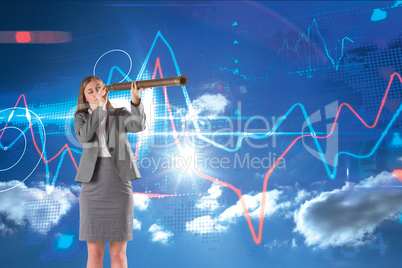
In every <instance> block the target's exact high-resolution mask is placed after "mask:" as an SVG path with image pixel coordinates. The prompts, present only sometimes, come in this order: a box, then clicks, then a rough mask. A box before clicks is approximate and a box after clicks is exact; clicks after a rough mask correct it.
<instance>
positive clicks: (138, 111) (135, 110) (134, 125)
mask: <svg viewBox="0 0 402 268" xmlns="http://www.w3.org/2000/svg"><path fill="white" fill-rule="evenodd" d="M130 106H131V113H130V112H129V111H128V110H127V108H125V107H124V108H123V110H122V115H123V117H124V126H125V128H126V132H132V133H136V132H140V131H143V130H144V129H145V128H146V115H145V112H144V104H143V103H142V101H141V99H140V104H139V105H138V106H134V104H133V103H132V101H130Z"/></svg>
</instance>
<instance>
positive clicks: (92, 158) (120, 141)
mask: <svg viewBox="0 0 402 268" xmlns="http://www.w3.org/2000/svg"><path fill="white" fill-rule="evenodd" d="M130 106H131V113H130V112H129V111H128V110H127V108H125V107H122V108H109V107H107V108H106V110H107V111H105V110H102V108H101V107H99V106H98V107H97V108H96V109H95V110H94V111H93V112H92V114H89V113H85V112H81V113H78V114H76V116H75V119H74V130H75V136H76V137H77V139H78V140H79V141H80V142H82V143H83V150H82V155H81V159H80V164H79V167H78V172H77V175H76V177H75V181H76V182H89V181H90V180H91V178H92V174H93V171H94V168H95V163H96V159H97V158H98V150H99V139H98V135H97V133H96V129H97V128H98V127H99V124H100V123H101V122H102V120H103V119H104V118H105V116H106V122H105V132H106V145H107V147H108V149H109V152H110V155H111V156H112V159H113V162H114V164H115V166H116V168H117V171H118V174H119V177H120V179H121V180H122V181H133V180H135V179H138V178H141V174H140V172H139V171H138V168H137V164H136V162H135V158H134V154H133V151H132V149H131V146H130V143H129V141H128V139H127V132H132V133H136V132H140V131H142V130H144V129H145V127H146V126H145V124H146V116H145V113H144V105H143V103H142V101H141V100H140V104H139V105H138V106H137V107H136V106H134V104H133V103H132V102H131V101H130Z"/></svg>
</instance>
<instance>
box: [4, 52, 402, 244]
mask: <svg viewBox="0 0 402 268" xmlns="http://www.w3.org/2000/svg"><path fill="white" fill-rule="evenodd" d="M157 69H159V76H160V77H161V78H163V73H162V68H161V65H160V60H159V58H157V62H156V64H155V69H154V73H153V76H152V77H153V79H154V78H155V77H156V72H157ZM395 75H397V76H398V78H399V80H400V82H401V83H402V78H401V76H400V75H399V74H398V73H393V74H392V75H391V78H390V81H389V83H388V87H387V90H386V92H385V94H384V97H383V99H382V102H381V106H380V108H379V111H378V113H377V117H376V119H375V121H374V123H373V125H371V126H369V125H368V124H367V123H366V122H365V121H364V120H363V119H362V118H361V117H360V116H359V115H358V114H357V112H356V111H355V110H354V109H353V108H352V107H351V106H350V105H349V104H347V103H342V104H341V105H340V106H339V108H338V112H337V115H336V117H335V120H334V123H333V126H332V128H331V131H330V133H329V134H328V135H326V136H316V135H312V134H306V135H301V136H299V137H297V138H295V139H294V140H293V142H292V143H291V144H290V145H289V146H288V147H287V148H286V150H285V151H284V152H283V153H282V154H281V155H280V157H278V158H277V160H276V161H275V163H274V164H273V165H272V166H271V168H270V169H269V170H268V171H267V173H266V174H265V177H264V182H263V189H262V200H261V210H260V217H259V226H258V236H257V235H256V232H255V229H254V226H253V224H252V222H251V217H250V214H249V211H248V208H247V206H246V204H245V201H244V199H243V195H242V193H241V190H240V189H238V188H236V187H235V186H233V185H231V184H229V183H227V182H224V181H221V180H219V179H216V178H214V177H211V176H208V175H206V174H204V173H202V172H201V171H200V170H199V169H198V168H197V167H195V168H194V171H195V173H196V174H197V175H198V176H199V177H201V178H203V179H206V180H209V181H212V182H215V183H218V184H220V185H223V186H225V187H228V188H230V189H232V190H233V191H234V192H235V193H236V194H237V196H238V197H239V200H240V202H241V205H242V208H243V211H244V215H245V217H246V220H247V223H248V225H249V228H250V232H251V235H252V237H253V240H254V242H255V243H256V244H260V243H261V239H262V231H263V222H264V213H265V201H266V192H267V185H268V180H269V177H270V176H271V173H272V172H273V170H274V169H275V167H276V166H277V165H278V163H279V162H280V161H281V160H282V158H283V157H284V156H285V155H286V154H287V153H288V151H289V150H290V149H291V148H292V147H293V145H294V144H295V143H296V142H297V141H298V140H299V139H301V138H304V137H315V138H319V139H325V138H328V137H329V136H331V135H332V133H333V131H334V128H335V124H336V122H337V121H338V117H339V114H340V111H341V109H342V107H343V106H346V107H348V108H349V109H350V110H351V111H352V112H353V113H354V114H355V115H356V117H357V118H358V119H359V120H360V121H361V122H362V123H363V124H364V125H365V126H366V127H367V128H373V127H375V126H376V125H377V122H378V119H379V116H380V114H381V111H382V109H383V107H384V104H385V101H386V98H387V95H388V92H389V89H390V87H391V85H392V81H393V79H394V76H395ZM163 92H164V97H165V101H166V105H167V108H168V111H169V115H170V116H171V118H172V111H171V108H170V104H169V98H168V95H167V91H166V87H163ZM21 97H23V98H24V103H25V107H26V108H27V104H26V100H25V95H24V94H22V95H21V96H20V97H19V98H18V100H17V103H16V105H15V106H14V110H15V108H16V107H17V104H18V103H19V100H20V99H21ZM170 121H171V125H172V129H173V133H174V139H175V143H176V145H177V147H178V148H179V149H180V150H181V151H183V147H182V146H181V143H180V141H179V139H178V136H177V133H176V127H175V125H174V122H173V119H171V120H170ZM7 124H8V122H7ZM7 124H6V126H5V128H4V129H3V132H2V133H1V135H0V140H1V137H2V136H3V133H4V131H5V129H6V127H7ZM29 125H30V130H31V135H32V140H33V142H34V144H35V147H36V150H37V151H38V153H39V154H40V156H41V158H42V160H43V161H44V163H48V162H50V161H52V160H53V159H54V158H56V157H57V156H58V155H59V154H60V153H61V152H62V151H63V149H64V148H66V149H67V150H68V152H69V154H70V157H71V159H72V161H73V163H74V165H75V167H76V169H77V170H78V167H77V164H76V162H75V159H74V157H73V155H72V153H71V151H70V148H69V146H68V144H65V145H64V146H63V147H62V148H61V149H60V151H59V152H58V153H57V154H56V155H55V156H54V157H52V158H51V159H50V160H45V159H44V157H43V155H42V153H41V152H40V150H39V148H38V146H37V144H36V141H35V138H34V135H33V130H32V126H31V123H30V122H29ZM137 145H140V139H139V140H138V141H137ZM138 151H139V148H138V147H137V149H136V154H135V158H136V159H137V156H138ZM144 194H147V193H144ZM165 196H169V195H165Z"/></svg>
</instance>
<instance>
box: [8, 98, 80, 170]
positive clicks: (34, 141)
mask: <svg viewBox="0 0 402 268" xmlns="http://www.w3.org/2000/svg"><path fill="white" fill-rule="evenodd" d="M21 97H22V98H23V100H24V105H25V108H26V109H28V105H27V102H26V99H25V95H24V94H21V95H20V97H19V98H18V100H17V103H16V104H15V106H14V109H13V111H12V112H14V110H15V108H17V105H18V103H19V102H20V99H21ZM7 125H8V122H7V123H6V126H5V127H4V129H3V131H2V132H1V135H0V140H1V137H3V134H4V131H5V130H6V128H7ZM29 129H30V130H31V136H32V141H33V143H34V145H35V148H36V151H38V153H39V155H40V157H41V158H42V160H43V163H45V164H46V163H49V162H50V161H52V160H53V159H55V158H56V157H57V156H58V155H59V154H60V153H61V152H63V150H64V148H66V149H67V151H68V153H69V155H70V157H71V160H72V161H73V163H74V165H75V168H76V169H77V170H78V166H77V163H76V162H75V159H74V156H73V154H72V152H71V151H70V147H69V146H68V144H67V143H66V144H64V146H63V147H62V148H61V149H60V151H59V152H58V153H57V154H56V155H55V156H53V157H52V158H51V159H49V160H46V159H45V157H44V156H43V154H42V152H41V151H40V150H39V148H38V145H37V144H36V140H35V137H34V133H33V129H32V125H31V122H29Z"/></svg>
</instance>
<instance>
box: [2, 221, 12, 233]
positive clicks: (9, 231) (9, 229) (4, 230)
mask: <svg viewBox="0 0 402 268" xmlns="http://www.w3.org/2000/svg"><path fill="white" fill-rule="evenodd" d="M0 232H1V234H3V235H8V234H13V233H14V232H15V230H14V229H12V228H10V227H8V226H7V225H5V224H4V223H2V222H0Z"/></svg>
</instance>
